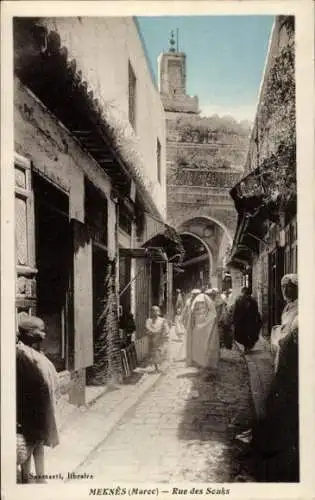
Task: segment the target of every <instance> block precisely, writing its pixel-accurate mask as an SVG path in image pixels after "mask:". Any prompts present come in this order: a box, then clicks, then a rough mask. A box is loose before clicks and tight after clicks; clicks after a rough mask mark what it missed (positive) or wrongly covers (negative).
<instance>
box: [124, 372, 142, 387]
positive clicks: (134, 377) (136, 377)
mask: <svg viewBox="0 0 315 500" xmlns="http://www.w3.org/2000/svg"><path fill="white" fill-rule="evenodd" d="M144 375H145V372H132V373H131V375H130V376H129V377H128V378H126V379H125V380H124V382H123V383H124V385H135V384H137V383H138V382H139V381H140V380H141V379H142V377H143V376H144Z"/></svg>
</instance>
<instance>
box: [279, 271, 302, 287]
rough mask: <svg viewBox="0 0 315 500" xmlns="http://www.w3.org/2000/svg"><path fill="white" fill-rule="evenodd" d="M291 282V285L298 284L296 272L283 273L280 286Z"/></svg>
mask: <svg viewBox="0 0 315 500" xmlns="http://www.w3.org/2000/svg"><path fill="white" fill-rule="evenodd" d="M289 283H291V284H292V285H295V286H296V287H297V286H298V276H297V274H285V275H284V276H283V278H282V280H281V286H285V285H288V284H289Z"/></svg>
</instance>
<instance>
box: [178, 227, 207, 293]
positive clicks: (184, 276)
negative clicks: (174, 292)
mask: <svg viewBox="0 0 315 500" xmlns="http://www.w3.org/2000/svg"><path fill="white" fill-rule="evenodd" d="M181 239H182V243H183V246H184V249H185V256H184V260H183V263H182V264H181V271H180V272H177V273H176V272H175V275H174V288H175V289H176V288H180V289H181V290H183V291H184V292H189V291H190V290H191V289H192V288H202V287H204V286H207V285H208V284H209V283H210V276H211V267H212V255H211V251H210V248H209V246H208V245H207V244H206V243H205V242H204V241H203V240H202V239H201V238H200V237H199V236H197V235H194V234H191V233H189V232H183V233H182V234H181Z"/></svg>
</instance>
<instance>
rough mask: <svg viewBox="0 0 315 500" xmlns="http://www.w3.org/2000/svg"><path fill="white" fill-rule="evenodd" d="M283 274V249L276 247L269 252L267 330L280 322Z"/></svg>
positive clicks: (282, 302) (282, 305)
mask: <svg viewBox="0 0 315 500" xmlns="http://www.w3.org/2000/svg"><path fill="white" fill-rule="evenodd" d="M283 274H284V251H283V248H282V247H278V248H276V249H275V250H274V251H273V252H271V253H270V254H269V325H268V326H269V332H270V331H271V328H272V327H273V326H274V325H279V324H280V323H281V314H282V311H283V307H284V300H283V296H282V291H281V278H282V276H283Z"/></svg>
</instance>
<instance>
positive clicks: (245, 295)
mask: <svg viewBox="0 0 315 500" xmlns="http://www.w3.org/2000/svg"><path fill="white" fill-rule="evenodd" d="M175 321H176V324H179V325H182V328H183V329H184V330H185V331H186V332H187V364H188V365H191V364H197V365H199V366H201V367H204V368H206V367H207V368H216V366H217V364H218V359H219V352H220V347H225V348H226V349H232V347H233V342H234V341H236V342H237V343H238V344H241V345H243V347H244V352H245V353H247V352H249V351H250V350H251V349H252V348H253V347H254V345H255V344H256V342H257V340H258V337H259V331H260V329H261V317H260V314H259V310H258V305H257V302H256V300H255V299H254V298H253V297H252V296H251V294H250V291H249V289H248V288H247V287H244V288H243V289H242V291H241V294H240V296H239V297H237V298H235V297H234V294H233V291H232V289H227V290H224V291H223V292H222V293H220V292H219V290H218V289H217V288H207V289H204V290H203V291H202V290H199V289H193V290H192V291H191V293H190V294H189V295H188V297H187V299H186V301H185V302H184V300H183V297H182V293H181V290H177V299H176V316H175ZM201 353H202V354H201Z"/></svg>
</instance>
